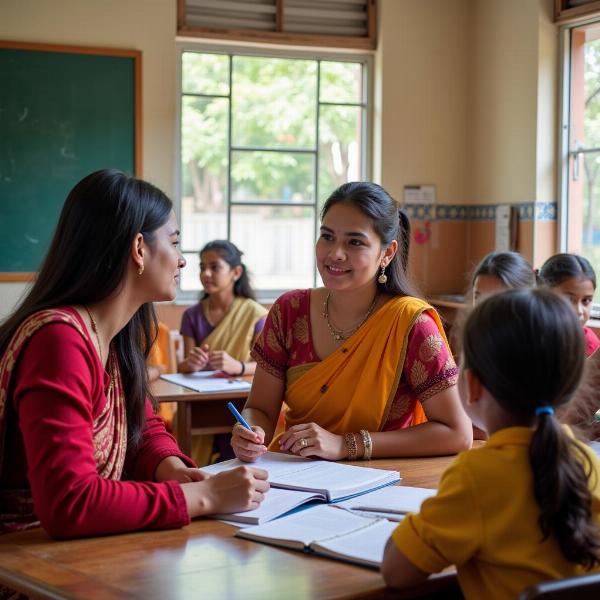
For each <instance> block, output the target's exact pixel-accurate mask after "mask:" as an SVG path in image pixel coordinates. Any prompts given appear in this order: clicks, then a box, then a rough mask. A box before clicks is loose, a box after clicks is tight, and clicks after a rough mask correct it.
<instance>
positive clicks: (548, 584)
mask: <svg viewBox="0 0 600 600" xmlns="http://www.w3.org/2000/svg"><path fill="white" fill-rule="evenodd" d="M573 598H576V599H577V600H598V598H600V573H595V574H593V575H583V576H581V577H570V578H568V579H557V580H555V581H543V582H542V583H538V584H537V585H532V586H531V587H529V588H527V589H526V590H525V591H524V592H522V593H521V595H520V596H519V598H518V600H572V599H573Z"/></svg>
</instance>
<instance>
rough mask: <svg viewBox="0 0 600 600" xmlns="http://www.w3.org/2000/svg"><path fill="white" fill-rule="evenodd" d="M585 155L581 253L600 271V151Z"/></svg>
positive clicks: (597, 297) (599, 299)
mask: <svg viewBox="0 0 600 600" xmlns="http://www.w3.org/2000/svg"><path fill="white" fill-rule="evenodd" d="M584 156H585V158H584V160H585V169H584V177H583V207H582V208H583V210H582V230H581V242H582V243H581V254H582V255H583V256H585V257H586V258H587V259H588V260H589V261H590V262H591V263H592V267H594V270H595V271H596V272H598V269H599V268H600V152H593V153H590V154H585V155H584ZM594 302H600V286H599V287H598V288H597V289H596V295H595V296H594Z"/></svg>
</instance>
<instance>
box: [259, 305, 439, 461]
mask: <svg viewBox="0 0 600 600" xmlns="http://www.w3.org/2000/svg"><path fill="white" fill-rule="evenodd" d="M423 311H428V314H429V315H430V316H431V317H432V318H433V319H434V320H435V322H436V324H437V327H438V329H439V332H440V335H441V336H442V337H443V339H444V340H446V336H445V334H444V329H443V327H442V323H441V321H440V319H439V316H438V314H437V313H436V311H435V310H434V309H433V308H432V307H431V306H430V305H429V304H427V303H426V302H424V301H423V300H420V299H418V298H413V297H411V296H404V297H400V298H394V299H392V300H390V301H388V302H387V303H386V304H385V305H384V306H382V307H381V308H380V309H379V310H378V311H377V312H376V313H375V314H374V315H373V316H372V317H371V318H370V319H369V320H368V321H367V322H366V323H365V324H364V325H362V326H361V327H360V329H359V330H358V331H357V332H356V333H354V334H353V335H352V336H351V337H349V338H348V339H347V340H346V341H345V342H344V343H343V344H342V346H340V347H339V348H338V349H337V350H335V352H333V353H332V354H330V355H329V356H328V357H327V358H326V359H325V360H323V361H320V362H317V363H310V364H305V365H300V366H297V367H292V368H290V369H289V370H288V372H287V375H286V377H287V381H286V396H285V403H286V404H287V406H288V411H287V413H286V429H288V428H289V427H291V426H293V425H298V424H301V423H311V422H314V423H317V424H318V425H320V426H321V427H323V428H324V429H326V430H327V431H330V432H332V433H335V434H338V435H340V434H343V433H346V432H357V431H359V430H360V429H366V430H367V431H381V430H382V429H383V427H384V425H385V422H386V419H387V416H388V413H389V411H390V408H391V406H392V403H393V401H394V398H395V396H396V392H397V390H398V385H399V383H400V378H401V376H402V369H403V367H404V360H405V357H406V351H407V341H408V336H409V333H410V331H411V329H412V326H413V324H414V323H415V321H416V320H417V318H418V317H419V315H421V313H422V312H423ZM425 420H426V419H425V418H424V413H423V409H422V407H421V405H420V403H419V402H417V407H416V408H415V412H414V415H413V425H415V424H418V423H420V422H424V421H425ZM276 442H277V438H275V439H273V441H272V442H271V444H270V446H269V449H270V450H277V449H278V444H277V443H276Z"/></svg>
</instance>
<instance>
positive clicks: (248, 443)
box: [227, 402, 267, 462]
mask: <svg viewBox="0 0 600 600" xmlns="http://www.w3.org/2000/svg"><path fill="white" fill-rule="evenodd" d="M227 408H228V409H229V410H230V411H231V412H232V414H233V415H234V417H235V418H236V420H237V423H236V424H235V426H234V427H233V431H232V432H231V447H232V448H233V451H234V452H235V455H236V456H237V457H238V458H239V459H240V460H243V461H244V462H254V461H255V460H256V459H257V458H259V457H260V456H262V455H263V454H264V453H265V452H266V451H267V447H266V446H265V432H264V430H263V429H262V428H261V427H257V426H256V425H254V426H251V425H250V424H249V423H248V422H247V421H246V419H244V417H242V415H241V414H240V413H239V412H238V410H237V408H236V407H235V406H234V405H233V403H231V402H229V403H228V404H227Z"/></svg>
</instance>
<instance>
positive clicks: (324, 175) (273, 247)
mask: <svg viewBox="0 0 600 600" xmlns="http://www.w3.org/2000/svg"><path fill="white" fill-rule="evenodd" d="M181 74H182V80H181V92H182V93H181V169H180V173H181V177H180V199H181V212H180V215H181V216H180V218H181V231H182V235H181V242H182V248H183V252H184V255H185V257H186V259H187V262H188V267H187V268H186V269H184V270H183V271H182V279H181V289H182V292H184V295H185V292H186V291H187V292H195V291H196V290H199V289H200V281H199V270H198V269H199V267H198V263H199V260H198V254H197V253H198V251H199V250H200V249H201V248H202V246H203V245H204V244H205V243H206V242H208V241H210V240H213V239H216V238H226V239H230V240H231V241H232V242H233V243H235V244H236V245H237V246H238V247H239V248H240V249H241V250H242V251H243V252H244V262H245V264H246V265H247V266H248V268H249V270H250V273H251V276H252V282H253V285H254V287H255V289H256V290H257V291H259V293H260V296H261V298H265V299H267V298H274V297H276V296H277V295H278V294H279V293H281V292H282V291H284V290H288V289H292V288H296V287H310V286H312V285H315V283H316V271H315V264H314V244H315V237H316V232H317V225H318V214H319V209H320V207H321V206H322V201H323V199H324V198H326V197H327V195H328V194H329V193H330V192H331V191H333V189H335V188H336V187H337V186H339V185H341V184H342V183H345V182H346V181H351V180H357V179H364V178H366V177H367V176H368V173H367V172H366V167H365V165H366V152H365V148H366V124H367V102H366V99H367V93H366V90H367V85H366V79H367V63H366V59H364V60H357V59H355V58H353V59H352V60H348V59H345V60H342V59H339V58H336V59H332V58H328V57H325V58H321V59H315V58H310V59H307V58H304V57H302V56H290V57H281V56H277V57H271V56H255V55H250V54H230V53H214V52H199V51H193V50H187V49H185V50H183V51H182V53H181ZM194 295H195V294H194Z"/></svg>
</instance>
